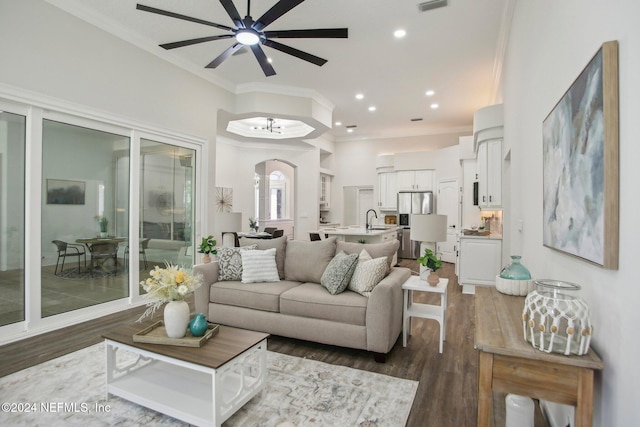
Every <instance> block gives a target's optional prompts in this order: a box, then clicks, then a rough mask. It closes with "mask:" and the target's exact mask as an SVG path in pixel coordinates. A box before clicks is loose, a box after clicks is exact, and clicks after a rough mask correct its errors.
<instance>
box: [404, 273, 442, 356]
mask: <svg viewBox="0 0 640 427" xmlns="http://www.w3.org/2000/svg"><path fill="white" fill-rule="evenodd" d="M447 286H449V279H440V281H439V282H438V284H437V285H436V286H431V285H430V284H428V283H427V282H426V281H425V280H420V277H419V276H411V277H410V278H409V279H408V280H407V281H406V282H404V284H403V285H402V290H403V294H404V310H403V315H402V346H403V347H406V346H407V320H408V321H409V335H411V331H412V329H413V322H412V318H413V317H420V318H422V319H432V320H435V321H437V322H438V323H439V324H440V353H442V347H443V341H444V340H445V339H446V337H445V333H446V319H447V317H446V314H447ZM414 291H415V292H432V293H437V294H440V305H433V304H421V303H417V302H413V292H414Z"/></svg>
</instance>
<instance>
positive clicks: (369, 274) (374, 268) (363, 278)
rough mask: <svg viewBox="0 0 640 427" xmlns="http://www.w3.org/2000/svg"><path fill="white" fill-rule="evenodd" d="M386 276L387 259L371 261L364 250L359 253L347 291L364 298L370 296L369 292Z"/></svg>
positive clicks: (381, 258)
mask: <svg viewBox="0 0 640 427" xmlns="http://www.w3.org/2000/svg"><path fill="white" fill-rule="evenodd" d="M386 275H387V257H386V256H385V257H380V258H374V259H371V255H369V253H368V252H367V251H366V250H364V249H363V250H362V252H360V259H359V261H358V264H357V265H356V268H355V271H354V272H353V275H352V276H351V282H349V286H348V288H349V290H350V291H354V292H357V293H359V294H360V295H363V296H365V297H367V298H368V297H369V295H371V291H373V288H375V287H376V285H377V284H378V283H380V281H381V280H382V279H384V277H385V276H386Z"/></svg>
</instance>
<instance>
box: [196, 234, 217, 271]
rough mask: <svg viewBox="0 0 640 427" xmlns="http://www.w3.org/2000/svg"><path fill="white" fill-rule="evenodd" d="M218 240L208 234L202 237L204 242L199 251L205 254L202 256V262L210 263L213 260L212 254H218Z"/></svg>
mask: <svg viewBox="0 0 640 427" xmlns="http://www.w3.org/2000/svg"><path fill="white" fill-rule="evenodd" d="M216 243H217V242H216V240H215V239H214V238H213V236H207V237H203V238H202V242H201V243H200V246H199V247H198V252H200V253H201V254H204V255H203V257H202V262H204V263H205V264H206V263H209V262H211V255H216V254H217V253H218V250H217V249H216Z"/></svg>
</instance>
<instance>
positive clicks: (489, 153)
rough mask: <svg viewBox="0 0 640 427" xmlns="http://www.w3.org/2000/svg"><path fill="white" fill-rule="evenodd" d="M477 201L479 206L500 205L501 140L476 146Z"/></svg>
mask: <svg viewBox="0 0 640 427" xmlns="http://www.w3.org/2000/svg"><path fill="white" fill-rule="evenodd" d="M477 165H478V203H479V205H480V207H481V208H499V207H501V206H502V140H501V139H492V140H489V141H486V142H482V143H480V145H479V146H478V164H477Z"/></svg>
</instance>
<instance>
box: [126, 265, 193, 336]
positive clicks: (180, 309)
mask: <svg viewBox="0 0 640 427" xmlns="http://www.w3.org/2000/svg"><path fill="white" fill-rule="evenodd" d="M149 274H150V275H151V277H149V278H148V279H147V280H143V281H142V282H140V286H142V287H143V289H144V290H145V291H146V292H147V293H146V297H147V299H150V300H151V301H150V302H149V303H147V309H146V310H145V312H144V313H142V316H140V318H139V319H138V321H142V320H143V319H144V318H146V317H147V316H151V315H153V314H154V313H155V311H156V310H157V309H158V308H160V306H161V305H162V304H165V303H166V306H165V309H164V326H165V328H166V331H167V336H168V337H169V338H182V337H184V336H185V334H186V333H187V327H188V326H189V304H187V302H186V301H185V300H184V299H185V298H186V297H188V296H189V295H191V293H192V292H193V291H195V290H196V289H197V288H199V287H200V285H201V278H200V277H199V276H194V275H192V274H190V273H189V272H187V271H186V270H185V269H183V268H182V267H178V266H177V265H171V264H169V263H166V267H165V268H160V267H158V266H157V265H156V266H155V268H154V269H153V270H151V271H150V272H149Z"/></svg>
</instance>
